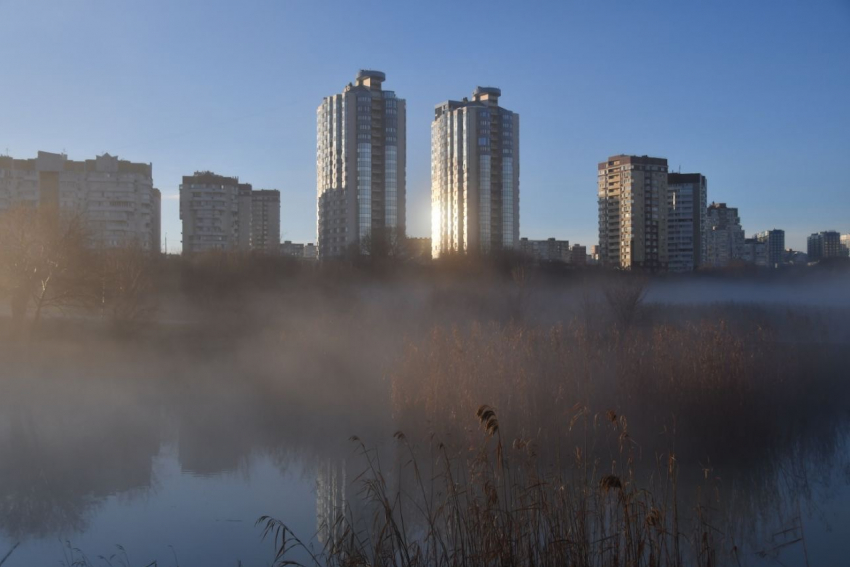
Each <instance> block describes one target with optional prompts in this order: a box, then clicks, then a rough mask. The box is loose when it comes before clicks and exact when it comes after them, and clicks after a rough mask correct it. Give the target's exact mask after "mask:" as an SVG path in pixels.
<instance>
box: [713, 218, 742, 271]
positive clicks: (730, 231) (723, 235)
mask: <svg viewBox="0 0 850 567" xmlns="http://www.w3.org/2000/svg"><path fill="white" fill-rule="evenodd" d="M706 216H707V225H706V232H705V235H706V239H705V240H706V259H705V265H706V266H710V267H713V268H722V267H725V266H728V265H729V264H730V263H731V262H732V261H733V260H736V259H740V258H741V257H742V255H743V249H744V229H743V228H741V218H740V217H739V216H738V209H737V208H735V207H727V206H726V203H712V204H711V205H709V207H708V211H707V215H706Z"/></svg>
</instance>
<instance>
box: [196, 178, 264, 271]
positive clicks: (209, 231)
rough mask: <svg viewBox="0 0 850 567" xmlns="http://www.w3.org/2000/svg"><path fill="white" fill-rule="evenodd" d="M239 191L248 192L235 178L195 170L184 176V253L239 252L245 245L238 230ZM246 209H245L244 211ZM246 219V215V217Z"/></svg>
mask: <svg viewBox="0 0 850 567" xmlns="http://www.w3.org/2000/svg"><path fill="white" fill-rule="evenodd" d="M240 191H241V195H242V198H243V199H245V198H246V197H245V195H246V191H250V186H248V188H247V189H246V187H245V185H242V186H241V189H240V183H239V179H238V178H236V177H225V176H223V175H217V174H215V173H212V172H210V171H196V172H195V174H194V175H187V176H184V177H183V183H182V184H181V185H180V219H181V220H182V221H183V252H184V253H185V254H193V253H197V252H208V251H211V250H236V249H238V248H239V245H240V235H241V242H243V243H244V242H245V232H244V231H240V230H239V226H240V218H239V199H240ZM243 210H244V209H243ZM243 218H245V216H244V215H243Z"/></svg>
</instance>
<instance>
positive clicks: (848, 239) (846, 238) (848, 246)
mask: <svg viewBox="0 0 850 567" xmlns="http://www.w3.org/2000/svg"><path fill="white" fill-rule="evenodd" d="M841 247H842V248H843V249H844V256H845V257H847V256H850V234H842V235H841Z"/></svg>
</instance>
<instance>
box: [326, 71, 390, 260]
mask: <svg viewBox="0 0 850 567" xmlns="http://www.w3.org/2000/svg"><path fill="white" fill-rule="evenodd" d="M385 80H386V75H384V73H381V72H380V71H360V72H359V73H357V78H356V80H355V82H354V84H351V83H349V84H348V86H347V87H346V88H345V90H344V91H343V92H342V94H337V95H333V96H329V97H326V98H325V99H324V101H322V104H321V105H320V106H319V108H318V110H317V132H316V133H317V136H316V137H317V145H316V174H317V199H318V207H317V208H318V226H317V232H318V234H317V245H318V250H319V257H320V258H329V257H334V256H341V255H343V254H345V253H347V252H349V251H356V252H358V253H361V254H371V253H377V251H378V250H379V249H380V248H381V247H382V246H383V245H387V244H389V243H390V242H392V241H396V240H397V239H399V238H401V237H403V236H404V232H405V169H406V164H407V151H406V146H405V101H404V99H400V98H396V96H395V93H394V92H393V91H385V90H383V89H382V85H383V82H384V81H385Z"/></svg>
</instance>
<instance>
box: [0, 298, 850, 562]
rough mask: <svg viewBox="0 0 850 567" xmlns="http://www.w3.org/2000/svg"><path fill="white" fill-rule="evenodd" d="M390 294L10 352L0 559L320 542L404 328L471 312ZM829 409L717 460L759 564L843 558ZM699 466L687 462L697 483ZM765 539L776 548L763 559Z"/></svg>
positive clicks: (371, 437) (380, 435) (196, 554)
mask: <svg viewBox="0 0 850 567" xmlns="http://www.w3.org/2000/svg"><path fill="white" fill-rule="evenodd" d="M694 293H698V294H700V295H703V296H704V298H705V300H706V301H713V300H712V299H711V297H712V296H711V294H709V293H707V292H703V291H699V292H694ZM453 296H454V295H453V294H447V297H449V298H451V297H453ZM466 297H467V299H466V300H465V302H464V303H465V304H466V303H468V304H472V306H473V307H474V308H475V309H477V311H476V314H480V313H488V312H490V311H491V309H490V307H489V304H487V303H486V301H485V300H484V299H481V297H480V294H479V293H478V292H477V291H476V292H475V293H470V294H469V295H468V296H466ZM497 299H498V298H497ZM650 299H651V297H650ZM543 300H546V301H545V302H544V301H543ZM365 301H366V302H367V304H368V301H372V300H371V299H367V300H365ZM476 301H477V302H478V303H476ZM380 302H381V303H382V305H384V306H385V307H382V308H381V309H374V310H370V308H368V307H367V308H362V309H360V310H359V311H357V312H356V313H353V312H351V309H350V308H349V307H347V306H346V305H344V304H343V303H339V304H338V305H337V304H332V305H331V309H333V312H332V313H331V314H330V315H327V314H325V316H324V318H323V317H318V316H316V314H315V303H314V302H310V301H299V302H293V303H292V304H291V305H287V306H286V317H283V316H281V315H279V314H276V315H274V316H275V317H280V320H283V321H286V324H276V326H275V327H274V329H275V330H274V331H269V332H268V333H265V334H262V333H261V334H259V335H256V336H251V337H250V340H246V341H240V342H238V343H234V341H232V340H231V339H227V338H224V339H222V338H213V339H210V340H206V339H204V340H203V341H200V342H202V343H203V348H198V347H197V346H196V345H195V346H192V348H188V347H187V346H186V345H185V344H183V343H181V341H179V340H178V341H170V340H168V341H163V342H162V343H161V344H158V345H157V346H156V348H155V349H153V350H152V349H150V348H130V347H127V346H126V345H124V346H121V345H122V344H123V343H119V346H115V345H112V346H110V345H104V344H100V342H95V341H93V342H90V343H87V342H86V341H85V340H56V341H52V342H49V343H48V346H46V347H44V348H41V347H39V348H38V349H36V350H32V351H30V352H18V350H16V347H14V346H12V347H9V348H5V350H3V351H2V355H3V357H4V358H3V360H2V365H3V366H2V369H3V380H2V381H0V558H2V557H3V555H4V554H5V553H6V551H7V550H9V549H11V548H12V546H13V545H15V543H18V542H19V543H20V544H19V546H18V547H17V548H16V549H15V550H14V552H13V553H12V554H11V556H10V557H9V558H8V559H7V561H6V562H5V563H3V567H30V566H39V565H51V566H55V565H58V564H60V563H61V562H62V561H69V560H70V559H71V558H72V552H71V551H70V550H69V549H68V548H67V544H66V542H69V543H70V545H71V546H73V547H75V548H78V549H79V550H81V551H82V552H83V553H85V555H86V556H87V557H88V558H89V560H90V561H91V562H92V563H93V564H95V565H97V564H104V565H105V563H103V561H100V560H98V559H97V557H98V556H100V555H103V556H106V557H108V556H110V555H111V554H113V553H116V552H117V548H116V546H117V545H121V546H123V548H124V549H125V550H126V553H127V555H128V556H129V559H130V563H131V564H132V565H134V566H135V565H140V566H142V565H147V564H148V563H149V562H151V561H153V560H158V561H159V565H161V566H162V565H174V564H177V563H178V561H179V565H181V566H183V567H186V566H195V565H202V566H217V565H222V566H235V565H236V564H237V561H242V564H243V565H246V566H251V565H270V564H271V562H272V559H273V557H274V550H273V549H272V544H271V542H269V541H266V542H263V541H261V534H262V530H261V529H260V528H258V527H256V526H255V522H256V520H257V519H258V518H259V517H260V516H262V515H270V516H273V517H276V518H279V519H280V520H282V521H284V522H285V523H286V524H288V525H289V526H290V527H291V528H292V529H293V530H294V531H295V532H296V534H298V535H299V537H301V538H302V539H304V540H305V541H312V542H313V545H316V546H320V544H319V543H318V541H317V539H316V537H315V536H316V534H317V527H318V525H319V523H320V522H321V516H322V515H323V514H327V513H329V512H332V511H333V510H334V507H335V506H336V507H338V506H339V505H340V501H341V499H343V498H351V495H352V494H354V493H355V492H356V489H355V488H353V483H354V478H355V476H356V475H357V473H358V472H360V471H361V470H362V462H361V461H359V460H358V457H357V456H355V455H354V453H355V447H354V445H353V444H352V443H351V442H350V441H349V440H348V438H349V436H351V435H358V436H360V437H361V438H363V439H364V440H365V441H366V442H367V444H369V445H370V446H372V445H382V446H383V447H385V448H386V449H385V450H387V451H391V450H392V447H393V443H392V433H393V432H394V431H395V429H396V427H395V426H394V416H393V415H392V410H391V401H390V387H389V384H388V382H387V364H388V362H389V361H388V360H387V356H386V355H387V353H389V352H394V351H396V350H399V348H400V346H401V345H402V343H403V342H404V341H405V340H406V335H408V334H409V333H410V330H416V329H419V330H420V332H421V331H423V330H424V331H425V332H427V329H428V328H429V325H431V324H432V323H433V322H434V321H433V320H431V321H428V320H427V317H428V313H429V312H430V311H434V308H433V307H434V305H436V306H437V307H439V308H441V309H443V310H444V311H446V313H448V315H446V318H447V319H448V318H450V317H456V318H458V319H460V318H462V317H467V315H466V314H465V313H464V312H463V310H464V309H465V310H469V309H471V308H470V307H468V306H465V304H464V305H460V304H458V303H457V302H451V301H447V302H444V303H445V305H443V304H442V303H436V304H434V303H428V302H427V301H424V300H422V301H420V304H418V307H416V308H415V309H414V308H413V307H412V305H413V302H412V300H411V299H410V298H409V297H402V298H395V299H394V298H389V299H387V298H386V297H382V298H380ZM544 303H545V305H544ZM479 304H480V305H479ZM369 305H371V304H369ZM387 305H388V306H390V309H391V311H392V314H391V316H390V315H388V312H387V309H386V306H387ZM552 305H554V303H553V302H552V301H550V298H549V297H543V298H542V300H541V306H540V308H539V309H537V311H538V312H540V313H542V314H543V315H541V317H544V318H552V319H558V318H559V317H560V315H559V313H558V312H557V311H555V310H553V309H552V308H551V307H552ZM842 306H843V307H844V308H845V309H846V299H845V303H844V304H842ZM533 308H534V306H532V307H530V308H529V309H533ZM298 309H300V312H299V311H298ZM258 311H261V312H262V313H263V314H265V311H268V309H267V304H260V307H259V308H258ZM295 313H300V317H297V316H296V315H294V314H295ZM340 313H342V314H343V315H340ZM400 314H404V317H406V318H407V319H406V320H402V319H401V317H400ZM254 316H255V317H258V316H257V315H256V314H255V315H254ZM268 316H269V317H272V315H268ZM783 316H784V315H783ZM340 318H343V319H344V321H343V323H342V324H340ZM213 321H214V320H213ZM842 321H844V319H842ZM389 322H393V324H389ZM215 324H216V323H211V325H215ZM792 327H793V326H792ZM840 330H841V332H842V333H844V335H840V334H833V337H835V336H838V337H843V340H846V337H847V328H846V324H843V327H842V328H841V329H840ZM811 340H814V341H817V340H821V339H819V338H818V337H812V338H811ZM205 341H206V342H205ZM216 341H218V342H216ZM470 417H472V416H470ZM815 417H819V416H813V419H812V420H811V421H815V419H814V418H815ZM826 417H828V421H829V422H830V425H829V426H828V427H826V428H823V429H822V428H818V427H813V428H811V431H808V432H806V433H805V434H802V433H801V434H800V436H799V438H798V439H795V440H794V442H793V443H790V444H789V443H784V444H778V445H777V446H779V447H785V449H783V451H787V453H785V454H782V455H772V456H771V457H770V462H769V463H760V462H747V463H735V464H736V465H740V466H736V468H735V470H724V469H723V468H722V467H721V468H718V469H717V470H716V473H717V474H718V475H720V476H721V477H723V479H724V480H723V485H724V488H725V489H729V490H734V489H735V488H736V487H737V486H741V484H740V483H739V479H738V478H737V476H736V475H739V474H745V475H746V476H748V483H749V484H746V486H747V488H745V489H743V490H742V493H743V494H739V495H738V499H739V500H742V501H745V504H743V505H741V507H740V509H741V510H743V512H741V516H740V517H739V519H740V521H741V523H742V525H743V526H744V527H748V526H749V527H752V528H753V531H754V536H753V540H752V541H751V542H750V543H749V544H747V546H746V547H747V553H746V559H747V560H748V561H749V562H750V563H751V564H764V565H775V564H776V562H775V559H779V560H780V561H781V562H782V563H783V564H785V565H802V564H804V553H806V552H807V553H808V557H809V563H810V564H811V565H846V564H847V563H846V558H847V557H850V455H849V454H848V453H850V448H848V441H847V437H846V432H847V430H848V429H847V425H848V423H850V412H845V413H844V414H842V415H831V416H826ZM630 419H631V420H632V421H633V422H636V423H637V422H639V421H640V416H630ZM471 421H472V420H471ZM836 424H838V425H836ZM471 425H472V426H473V427H474V426H475V423H474V422H473V423H471ZM836 431H838V433H836ZM743 435H746V433H745V432H742V436H743ZM728 441H729V442H731V443H735V440H734V439H733V440H728ZM808 449H812V450H808ZM701 464H702V463H698V462H693V463H688V464H687V465H682V466H683V467H685V466H687V467H690V469H691V473H693V474H695V475H697V476H699V475H700V466H701ZM753 476H755V477H756V481H755V482H753ZM758 478H763V481H758ZM779 502H782V506H779V504H778V503H779ZM798 504H799V518H801V519H802V533H803V535H804V536H805V544H806V548H805V550H804V548H803V545H802V544H801V542H798V543H794V544H791V545H788V546H784V547H783V544H785V543H788V542H789V541H791V540H793V539H796V538H797V537H799V534H800V529H799V526H798V525H797V524H796V522H797V520H796V519H795V516H797V513H796V510H797V505H798ZM779 508H781V509H779ZM317 515H318V516H319V517H318V518H317ZM788 528H793V529H791V530H790V531H787V532H786V534H785V535H777V536H772V534H776V533H778V532H779V531H780V530H785V529H788ZM789 534H790V535H789ZM771 548H777V549H776V551H775V552H774V555H775V558H771V557H767V558H765V559H760V558H759V557H758V556H757V555H756V553H755V551H758V550H768V549H771ZM175 557H176V559H175ZM302 557H303V556H302Z"/></svg>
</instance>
